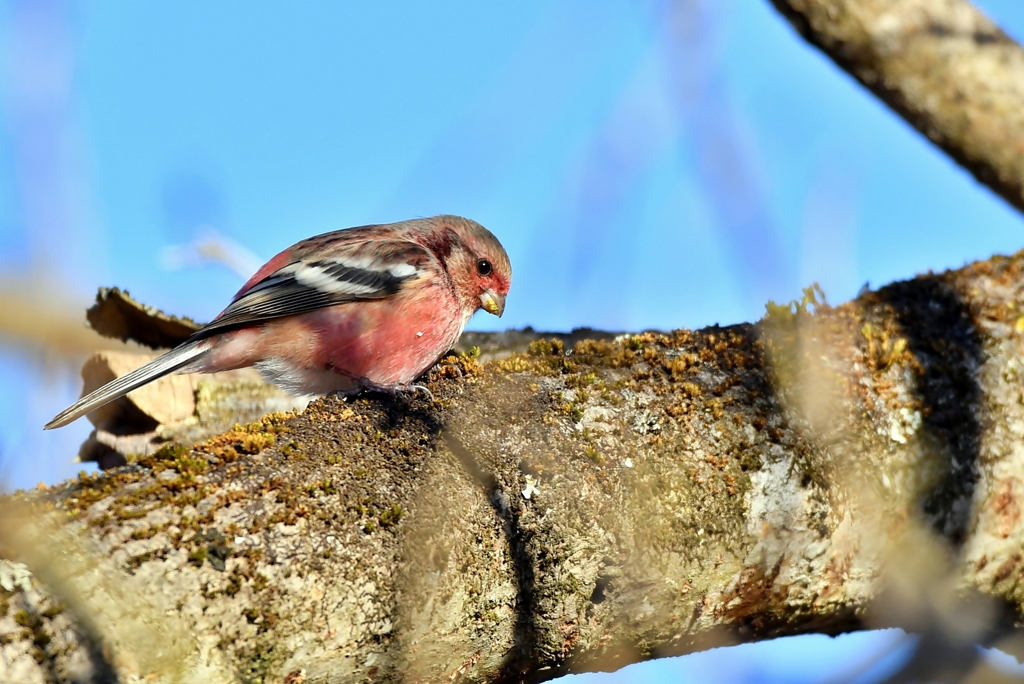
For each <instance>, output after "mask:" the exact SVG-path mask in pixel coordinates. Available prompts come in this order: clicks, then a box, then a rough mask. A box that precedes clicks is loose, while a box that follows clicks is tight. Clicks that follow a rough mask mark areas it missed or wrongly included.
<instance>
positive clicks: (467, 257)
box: [435, 216, 512, 316]
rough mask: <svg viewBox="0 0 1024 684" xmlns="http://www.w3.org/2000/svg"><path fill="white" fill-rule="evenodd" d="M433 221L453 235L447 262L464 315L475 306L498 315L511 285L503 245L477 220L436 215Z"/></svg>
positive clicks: (471, 311)
mask: <svg viewBox="0 0 1024 684" xmlns="http://www.w3.org/2000/svg"><path fill="white" fill-rule="evenodd" d="M435 221H437V222H438V223H439V224H440V225H443V226H444V230H445V232H449V231H450V234H451V235H453V239H452V241H451V242H452V244H451V251H450V252H449V254H448V256H447V258H446V263H447V265H448V272H449V273H450V274H451V277H452V280H453V281H454V282H455V289H456V291H457V292H458V294H459V297H460V298H461V299H462V307H463V310H464V311H465V312H467V316H468V315H472V314H473V312H475V311H476V310H477V309H483V310H484V311H486V312H487V313H490V314H494V315H495V316H501V314H502V313H504V311H505V297H506V296H507V295H508V290H509V287H511V285H512V264H511V263H509V260H508V254H506V253H505V248H504V247H502V246H501V243H500V242H498V238H496V237H494V234H493V233H491V231H489V230H487V229H486V228H484V227H483V226H481V225H480V224H479V223H477V222H476V221H470V220H469V219H465V218H462V217H459V216H438V217H437V218H436V219H435Z"/></svg>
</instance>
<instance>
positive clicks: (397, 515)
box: [377, 504, 405, 530]
mask: <svg viewBox="0 0 1024 684" xmlns="http://www.w3.org/2000/svg"><path fill="white" fill-rule="evenodd" d="M404 517H405V511H403V510H402V507H401V506H399V505H398V504H395V505H393V506H392V507H391V508H388V509H386V510H385V511H384V512H383V513H381V514H380V515H379V516H377V519H378V520H379V521H380V526H381V527H382V528H383V529H385V530H386V529H388V528H389V527H392V526H394V525H397V524H398V522H399V521H400V520H401V519H402V518H404Z"/></svg>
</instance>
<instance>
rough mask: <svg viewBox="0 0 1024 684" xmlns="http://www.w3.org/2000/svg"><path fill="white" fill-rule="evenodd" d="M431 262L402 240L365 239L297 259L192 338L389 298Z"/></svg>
mask: <svg viewBox="0 0 1024 684" xmlns="http://www.w3.org/2000/svg"><path fill="white" fill-rule="evenodd" d="M435 260H436V257H434V256H433V255H432V254H431V253H430V252H429V251H428V250H427V249H425V248H423V247H421V246H420V245H417V244H416V243H414V242H408V241H401V240H369V241H366V240H364V241H361V242H359V243H355V244H350V245H343V246H342V248H340V249H333V250H330V252H327V253H325V254H323V255H322V256H319V257H312V258H310V257H307V258H305V259H303V258H298V257H297V258H296V260H294V261H292V262H291V263H288V264H287V265H285V266H282V267H281V268H278V269H277V270H275V271H272V272H271V273H269V274H267V275H266V276H265V277H264V278H262V279H261V280H258V281H256V282H255V283H252V284H250V285H249V286H248V287H246V288H245V289H243V290H242V291H241V292H239V293H238V294H237V295H236V296H235V299H234V301H233V302H231V304H230V305H229V306H228V308H226V309H224V311H222V312H221V314H220V315H219V316H217V318H215V319H214V320H213V321H211V322H210V323H209V324H208V325H206V326H205V327H203V328H202V329H200V330H199V331H197V332H196V333H195V334H194V335H193V336H192V338H191V339H193V340H196V339H202V338H205V337H209V336H210V335H213V334H217V333H221V332H225V331H227V330H231V329H235V328H239V327H242V326H245V325H248V324H251V323H259V322H262V321H266V320H270V319H273V318H280V317H282V316H292V315H294V314H300V313H306V312H308V311H314V310H316V309H322V308H324V307H328V306H335V305H337V304H345V303H347V302H356V301H361V300H369V299H383V298H385V297H391V296H394V295H395V294H397V293H398V292H399V291H401V290H402V288H403V287H405V286H406V285H407V284H408V283H409V282H410V281H412V280H415V279H417V278H419V277H421V276H422V275H423V274H424V271H425V270H426V269H427V268H429V266H430V265H431V262H432V261H435Z"/></svg>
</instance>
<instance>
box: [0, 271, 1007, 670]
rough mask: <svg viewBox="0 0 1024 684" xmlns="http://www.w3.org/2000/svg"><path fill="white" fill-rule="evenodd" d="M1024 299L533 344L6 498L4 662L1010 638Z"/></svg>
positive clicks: (494, 654)
mask: <svg viewBox="0 0 1024 684" xmlns="http://www.w3.org/2000/svg"><path fill="white" fill-rule="evenodd" d="M1022 310H1024V255H1017V256H1015V257H1013V258H1009V259H1007V258H996V259H992V260H990V261H987V262H982V263H978V264H975V265H973V266H970V267H967V268H965V269H962V270H960V271H957V272H950V273H947V274H942V275H928V276H922V277H920V278H917V279H915V280H912V281H908V282H904V283H896V284H894V285H891V286H888V287H886V288H884V289H882V290H880V291H879V292H876V293H870V294H867V295H865V296H863V297H861V298H860V299H858V300H857V301H855V302H852V303H849V304H846V305H843V306H840V307H837V308H830V307H828V306H826V305H824V304H821V303H819V302H817V300H816V298H815V297H814V296H813V293H810V294H809V296H808V297H807V298H806V299H805V301H804V302H802V303H795V304H793V305H792V306H790V307H777V308H775V309H773V311H772V312H771V313H770V315H769V316H768V317H767V318H766V319H765V320H764V321H762V322H761V323H759V324H757V325H739V326H733V327H729V328H709V329H705V330H701V331H695V332H691V331H678V332H675V333H671V334H667V335H661V334H655V333H645V334H641V335H635V336H627V337H624V338H621V339H619V340H618V341H608V340H604V341H581V342H578V343H577V344H576V345H575V346H574V347H573V348H572V349H567V348H565V347H564V346H563V345H562V344H561V343H558V342H546V343H544V342H542V343H535V344H534V345H533V346H532V347H531V350H530V352H528V353H526V354H517V355H512V356H508V357H506V358H503V359H500V360H497V361H493V362H488V363H483V364H480V363H478V362H477V361H475V360H473V359H471V358H468V357H460V358H458V359H457V360H455V361H454V362H452V363H450V364H448V365H445V366H443V367H442V368H441V370H439V371H435V372H434V373H433V374H432V376H431V378H430V387H431V390H432V391H433V393H434V397H435V400H434V401H430V400H428V399H426V398H425V397H423V396H416V397H409V398H392V397H378V396H371V397H364V398H360V399H357V400H355V401H349V402H344V401H341V400H338V399H324V400H319V401H317V402H314V403H313V404H312V405H311V406H310V408H309V409H307V410H306V411H305V412H304V413H302V414H301V415H298V416H294V417H285V416H272V417H270V418H268V419H266V420H264V421H263V422H261V423H258V424H255V425H252V426H249V427H247V428H244V429H237V430H234V431H232V432H229V433H227V434H225V435H223V436H221V437H218V438H216V439H214V440H211V441H209V442H206V443H204V444H201V445H199V446H197V447H196V448H194V449H187V448H182V447H174V446H169V447H167V448H165V449H164V450H162V451H161V452H159V453H157V454H155V455H153V456H148V457H145V458H141V459H139V460H137V461H136V462H135V463H134V464H132V465H129V466H127V467H124V468H121V469H117V470H112V471H109V472H108V473H105V474H103V475H100V476H97V477H85V478H82V479H81V480H79V481H75V482H69V483H67V484H64V485H61V486H59V487H56V488H53V489H51V490H50V491H48V492H45V493H33V494H31V495H28V494H23V495H19V496H17V497H13V499H12V500H9V501H8V502H7V504H6V506H8V508H7V509H5V513H4V515H5V518H4V520H5V524H4V525H3V526H2V528H0V535H2V537H0V539H2V544H0V546H2V552H0V555H2V556H3V557H6V558H9V559H12V560H24V561H25V562H26V563H27V564H28V565H29V567H30V569H32V570H33V572H34V573H35V578H36V579H35V581H38V582H41V583H42V585H41V586H44V587H45V588H46V591H45V592H42V593H40V585H38V584H33V585H32V586H31V587H17V586H15V587H14V588H13V589H0V597H2V598H3V600H2V601H0V615H5V617H0V644H4V645H3V646H0V670H2V668H4V667H7V668H9V669H10V668H13V667H15V665H16V664H17V666H18V667H23V668H28V667H29V665H26V663H31V664H32V667H35V668H36V670H35V672H36V673H37V675H38V678H37V680H38V681H43V679H42V677H43V674H40V673H45V672H46V671H47V669H49V671H50V672H51V673H53V672H56V673H58V674H59V673H60V672H71V671H73V672H76V673H78V674H77V675H76V676H78V677H79V679H80V680H83V681H89V680H90V678H92V680H93V681H102V676H103V673H104V672H107V673H109V672H112V671H118V672H121V673H122V676H124V675H125V674H126V673H135V674H138V675H146V674H149V673H150V672H152V673H154V674H156V676H157V681H199V680H202V681H233V680H236V679H238V678H241V679H243V680H247V681H255V680H261V679H265V680H267V681H282V680H284V679H285V678H286V677H289V676H291V677H292V679H291V681H297V680H298V678H299V676H300V673H303V674H302V675H301V676H304V677H306V681H318V682H346V681H362V680H363V679H365V678H367V677H372V678H373V679H374V680H383V681H407V682H414V681H452V680H458V679H459V678H460V677H462V678H465V679H467V680H472V681H480V680H485V681H496V682H504V681H509V682H511V681H540V680H544V679H549V678H552V677H554V676H556V675H558V674H560V673H564V672H578V671H583V670H591V669H613V668H617V667H620V666H623V665H625V664H628V663H631V662H636V661H638V660H643V659H646V658H652V657H658V656H663V655H671V654H679V653H686V652H689V651H692V650H695V649H701V648H705V647H707V646H709V645H714V644H721V643H726V642H731V641H750V640H757V639H764V638H769V637H774V636H780V635H790V634H799V633H805V632H824V633H829V634H834V633H837V632H841V631H846V630H851V629H857V628H860V627H863V626H865V625H872V626H874V625H883V624H886V625H888V624H895V625H901V626H905V627H907V628H908V629H915V628H920V627H921V625H922V624H926V625H927V626H929V628H934V626H935V625H936V624H943V623H942V621H941V620H939V619H938V618H935V615H936V614H937V612H938V614H940V615H943V614H945V615H947V617H948V606H950V605H953V606H956V619H955V620H953V622H954V623H956V625H957V628H958V629H960V632H958V634H960V635H961V636H962V638H964V639H966V640H970V641H986V640H989V639H991V638H992V637H993V635H995V634H997V633H999V632H1000V630H1002V629H1004V628H1005V627H1006V626H1007V625H1012V624H1014V623H1015V622H1016V620H1017V618H1018V617H1019V615H1020V614H1021V610H1022V605H1024V603H1022V602H1024V594H1022V592H1024V590H1022V589H1021V587H1022V586H1024V583H1021V581H1020V578H1021V577H1022V574H1024V561H1022V560H1021V555H1020V548H1021V547H1022V543H1024V528H1022V526H1021V525H1020V511H1021V499H1020V497H1021V496H1022V495H1024V484H1022V483H1024V453H1021V451H1022V449H1024V447H1022V446H1021V443H1020V434H1021V433H1022V432H1024V401H1022V399H1021V397H1022V390H1021V385H1020V378H1019V374H1020V369H1021V349H1022V345H1024V316H1022V315H1021V312H1022ZM19 502H20V503H19ZM16 503H17V506H18V507H20V508H19V509H18V510H20V511H21V512H20V513H18V516H20V517H18V518H14V517H12V516H13V515H14V513H12V511H13V510H14V509H12V508H11V507H12V506H15V505H16ZM26 507H29V509H31V512H26V510H28V509H26ZM15 520H17V521H18V522H14V521H15ZM8 565H9V564H8ZM0 570H2V568H0ZM2 575H3V573H2V572H0V579H2ZM883 591H885V592H887V593H886V598H885V599H880V598H879V597H880V596H882V592H883ZM47 596H49V597H50V598H47ZM936 596H939V597H940V598H941V600H939V599H936V598H935V597H936ZM951 597H952V598H951ZM936 605H941V606H946V607H947V608H946V609H945V610H946V613H942V610H940V609H939V608H936V607H935V606H936ZM65 606H66V609H64V607H65ZM965 606H966V607H965ZM881 608H884V610H881ZM968 613H970V614H972V615H977V616H979V617H978V619H977V620H975V621H974V622H971V623H970V624H971V625H973V627H971V629H969V630H967V632H964V629H963V623H964V620H963V615H965V614H968ZM83 616H84V617H85V618H87V619H85V620H83V619H81V618H82V617H83ZM147 635H148V636H147ZM168 635H172V636H173V638H172V636H168ZM147 644H148V646H147ZM154 644H156V645H157V646H159V648H157V647H155V646H154ZM103 654H106V660H104V656H103ZM19 659H20V660H19ZM167 663H174V667H171V668H169V669H168V665H167ZM26 671H27V670H26ZM83 673H84V674H83ZM54 676H56V675H54ZM26 681H31V680H26Z"/></svg>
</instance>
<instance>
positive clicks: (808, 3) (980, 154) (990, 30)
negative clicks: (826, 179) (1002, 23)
mask: <svg viewBox="0 0 1024 684" xmlns="http://www.w3.org/2000/svg"><path fill="white" fill-rule="evenodd" d="M771 1H772V4H773V5H775V7H776V8H777V9H778V10H779V12H781V13H782V14H783V15H784V16H785V17H786V18H787V19H788V20H789V21H790V22H791V23H792V24H793V26H794V27H795V28H796V30H797V31H798V32H799V33H800V35H802V36H803V37H804V38H806V39H807V41H808V42H810V43H811V44H812V45H814V46H815V47H817V48H819V49H820V50H821V51H822V52H824V53H825V54H826V55H828V56H829V57H830V58H831V59H832V60H834V61H835V62H836V64H838V65H839V66H840V67H842V68H843V69H844V70H846V71H847V72H849V73H850V74H851V75H853V77H854V78H856V79H857V80H858V81H860V82H861V83H862V84H863V85H864V86H866V87H867V88H868V89H869V90H870V91H871V92H873V93H874V94H875V95H877V96H878V97H879V98H881V99H882V101H883V102H885V103H886V104H887V105H889V106H890V107H891V108H892V109H894V110H895V111H896V112H897V113H899V114H900V115H901V116H902V117H903V118H904V119H906V120H907V122H909V123H910V125H912V126H913V127H914V128H916V129H917V130H918V131H920V132H921V133H922V134H924V135H925V136H927V137H928V139H929V140H931V141H932V142H933V143H935V144H936V145H938V146H939V147H940V148H942V150H943V151H945V152H946V153H947V154H948V155H949V156H951V157H952V158H953V159H955V160H956V161H957V162H958V163H959V164H961V165H962V166H963V167H964V168H966V169H967V170H968V171H970V172H971V173H972V174H974V176H975V177H976V178H977V179H978V180H979V181H981V182H982V183H984V184H985V185H987V186H989V187H990V188H992V189H993V190H994V191H995V192H996V193H998V194H999V195H1001V196H1002V197H1003V198H1004V199H1006V201H1007V202H1009V203H1010V204H1012V205H1013V206H1014V207H1016V208H1017V209H1018V210H1024V51H1022V50H1021V47H1020V45H1018V44H1017V43H1016V42H1015V41H1014V40H1013V39H1012V38H1010V37H1009V36H1007V35H1006V34H1005V33H1004V32H1003V31H1002V30H1000V29H999V27H997V26H996V25H995V24H994V23H992V22H991V21H990V20H989V19H988V18H987V17H986V16H985V15H984V14H982V13H981V12H980V11H979V10H978V9H977V8H975V7H974V6H973V5H971V4H970V3H969V2H966V1H965V0H771Z"/></svg>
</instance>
